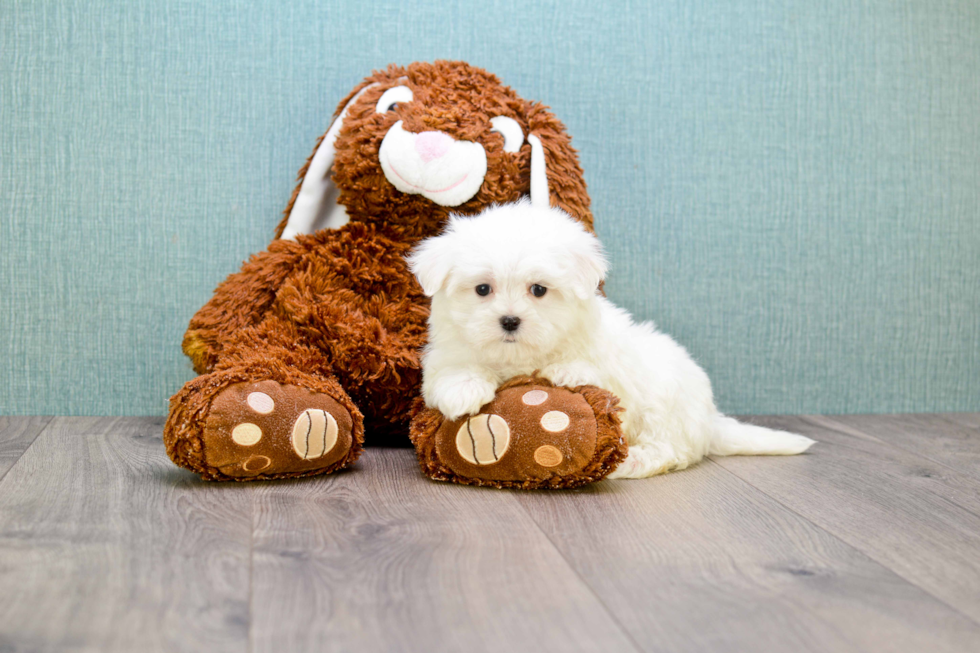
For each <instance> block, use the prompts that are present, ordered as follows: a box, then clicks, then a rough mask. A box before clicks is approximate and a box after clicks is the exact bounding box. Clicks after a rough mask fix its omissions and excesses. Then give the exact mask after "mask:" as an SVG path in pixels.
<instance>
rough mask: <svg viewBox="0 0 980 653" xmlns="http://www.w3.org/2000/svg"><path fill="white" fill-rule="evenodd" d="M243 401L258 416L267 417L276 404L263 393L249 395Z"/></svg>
mask: <svg viewBox="0 0 980 653" xmlns="http://www.w3.org/2000/svg"><path fill="white" fill-rule="evenodd" d="M245 401H246V402H248V407H249V408H251V409H252V410H254V411H255V412H256V413H258V414H259V415H268V414H269V413H271V412H272V411H273V410H275V408H276V402H274V401H273V400H272V397H270V396H269V395H267V394H266V393H264V392H252V393H249V395H248V397H247V398H246V399H245Z"/></svg>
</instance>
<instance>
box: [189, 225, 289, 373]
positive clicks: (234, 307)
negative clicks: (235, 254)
mask: <svg viewBox="0 0 980 653" xmlns="http://www.w3.org/2000/svg"><path fill="white" fill-rule="evenodd" d="M305 252H306V248H305V247H303V246H301V245H298V244H297V243H294V242H292V241H287V240H275V241H273V242H272V244H271V245H269V249H267V250H266V251H264V252H262V253H260V254H255V255H253V256H252V257H251V258H250V259H249V260H248V261H246V262H245V264H244V265H242V269H241V270H239V271H238V272H236V273H234V274H232V275H230V276H229V277H228V278H227V279H225V280H224V281H223V282H222V283H221V284H220V285H219V286H218V288H217V289H216V290H215V291H214V296H213V297H211V300H210V301H209V302H208V303H207V304H205V305H204V306H202V307H201V309H200V310H198V311H197V313H196V314H195V315H194V317H193V318H191V322H190V325H188V328H187V332H186V333H185V334H184V342H183V349H184V353H185V354H187V356H188V357H190V359H191V361H192V362H193V364H194V371H196V372H197V373H198V374H204V373H206V372H209V371H211V370H212V369H213V367H214V365H215V363H216V362H217V356H218V354H219V352H220V351H221V346H222V343H223V342H226V341H227V340H228V339H229V338H230V337H231V336H233V335H234V333H235V332H236V331H238V330H240V329H243V328H246V327H250V326H253V325H255V324H257V323H258V322H259V321H260V320H261V319H262V317H263V315H264V314H265V312H266V311H267V310H268V309H269V307H270V306H271V305H272V302H273V301H274V300H275V298H276V293H277V292H278V291H279V288H280V287H281V286H282V284H283V282H285V280H286V278H287V277H288V276H289V275H290V273H291V272H292V271H293V270H294V269H295V267H296V265H297V263H298V262H299V260H300V258H301V257H302V256H303V254H304V253H305Z"/></svg>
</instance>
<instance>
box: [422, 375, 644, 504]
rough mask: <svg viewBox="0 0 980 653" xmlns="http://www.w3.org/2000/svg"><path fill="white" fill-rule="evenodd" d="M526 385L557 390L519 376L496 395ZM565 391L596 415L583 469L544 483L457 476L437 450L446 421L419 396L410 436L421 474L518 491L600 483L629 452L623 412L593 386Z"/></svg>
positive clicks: (536, 379) (541, 381)
mask: <svg viewBox="0 0 980 653" xmlns="http://www.w3.org/2000/svg"><path fill="white" fill-rule="evenodd" d="M528 385H535V386H546V387H556V386H555V385H554V384H552V383H551V382H550V381H548V380H547V379H545V378H544V377H541V376H537V375H533V376H520V377H515V378H513V379H510V380H509V381H507V382H506V383H504V384H503V385H502V386H500V388H498V393H499V392H502V391H504V390H507V389H508V388H513V387H520V386H528ZM568 389H569V390H571V391H573V392H576V393H578V394H580V395H581V396H582V397H583V398H584V399H585V400H586V401H587V402H588V403H589V406H591V407H592V410H593V411H594V413H595V418H596V426H597V433H596V447H595V453H594V454H593V455H592V458H591V460H589V462H588V463H587V464H586V465H585V467H583V468H582V469H581V470H579V471H578V472H576V473H574V474H570V475H566V476H555V477H552V478H549V479H546V480H543V481H532V480H525V481H494V480H487V479H481V478H473V477H469V476H461V475H459V474H456V473H455V472H453V471H452V470H451V469H450V468H449V467H447V466H446V465H445V463H444V462H443V461H442V460H440V459H439V455H438V453H437V451H436V434H437V433H438V431H439V428H440V427H441V426H442V425H443V422H444V421H445V418H444V417H443V416H442V413H440V412H439V411H438V410H436V409H434V408H426V407H425V404H424V402H423V401H422V399H421V397H419V398H418V399H417V400H416V401H415V402H414V404H413V406H412V412H413V416H412V426H411V430H410V431H409V437H411V439H412V444H413V445H415V452H416V454H417V455H418V459H419V467H420V468H421V470H422V473H423V474H425V475H426V476H428V477H429V478H431V479H433V480H436V481H451V482H453V483H460V484H462V485H477V486H484V487H495V488H512V489H519V490H537V489H551V490H558V489H568V488H575V487H580V486H582V485H587V484H589V483H594V482H596V481H600V480H602V479H603V478H605V477H606V476H607V475H608V474H609V473H610V472H612V471H613V470H614V469H615V468H616V466H617V465H619V463H621V462H622V461H623V460H624V459H625V458H626V455H627V453H628V447H627V446H626V443H625V442H624V441H623V438H622V434H621V431H620V428H619V424H620V420H619V415H618V413H619V412H621V411H622V408H620V407H619V399H617V398H616V396H615V395H613V394H612V393H610V392H608V391H606V390H602V389H600V388H596V387H594V386H579V387H577V388H568Z"/></svg>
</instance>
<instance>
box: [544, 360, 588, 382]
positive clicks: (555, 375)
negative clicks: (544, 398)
mask: <svg viewBox="0 0 980 653" xmlns="http://www.w3.org/2000/svg"><path fill="white" fill-rule="evenodd" d="M541 376H543V377H544V378H546V379H548V380H549V381H551V382H552V383H554V384H555V385H564V386H568V387H570V388H574V387H577V386H580V385H594V386H598V385H599V383H600V382H601V377H600V376H599V370H597V369H596V368H595V367H594V366H592V365H590V364H589V363H585V362H582V361H574V362H571V363H559V364H556V365H549V366H548V367H546V368H544V369H543V370H541Z"/></svg>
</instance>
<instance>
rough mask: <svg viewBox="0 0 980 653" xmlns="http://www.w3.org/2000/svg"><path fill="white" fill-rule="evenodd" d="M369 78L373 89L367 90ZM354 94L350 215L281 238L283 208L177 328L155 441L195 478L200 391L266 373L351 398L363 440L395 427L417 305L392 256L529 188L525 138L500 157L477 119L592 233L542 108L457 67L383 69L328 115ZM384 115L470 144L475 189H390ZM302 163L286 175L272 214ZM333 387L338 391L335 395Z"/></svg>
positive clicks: (566, 157) (574, 178)
mask: <svg viewBox="0 0 980 653" xmlns="http://www.w3.org/2000/svg"><path fill="white" fill-rule="evenodd" d="M404 78H407V84H408V85H409V86H411V88H412V91H413V93H414V101H412V102H408V103H405V104H403V105H399V106H398V107H397V109H395V110H393V111H390V112H386V113H377V112H376V111H375V105H376V103H377V101H378V99H379V98H380V96H381V95H382V94H383V93H384V91H385V90H387V89H388V88H390V87H392V86H395V85H399V84H406V81H405V79H404ZM371 84H378V85H377V86H375V87H371V88H367V87H369V86H370V85H371ZM362 89H366V90H365V91H364V93H363V95H362V96H361V97H360V98H359V99H358V100H357V101H356V102H355V103H354V104H352V105H351V106H350V107H349V108H348V113H347V115H346V117H345V120H344V123H343V127H342V129H341V130H340V132H339V134H338V136H337V139H336V141H335V149H336V156H335V160H334V164H333V168H332V171H333V174H332V178H333V181H334V183H335V184H336V185H337V187H338V189H339V191H340V195H339V202H340V203H341V204H343V205H344V206H345V207H346V211H347V214H348V216H349V218H350V222H349V223H348V224H346V225H345V226H343V227H341V228H339V229H332V230H321V231H318V232H316V233H314V234H312V235H306V236H299V237H298V238H297V239H296V242H291V241H286V240H281V239H278V237H279V236H280V235H281V234H282V233H283V229H284V228H285V226H286V217H284V219H283V221H282V222H281V223H280V224H279V226H278V228H277V230H276V236H277V240H275V241H273V242H272V244H271V245H270V246H269V248H268V249H267V250H266V251H265V252H262V253H260V254H256V255H255V256H253V257H251V259H249V261H247V262H246V263H245V264H244V265H243V266H242V269H241V270H240V271H239V272H237V273H235V274H232V275H231V276H229V277H228V278H227V279H226V280H225V281H224V282H223V283H222V284H221V285H219V286H218V288H217V290H216V291H215V293H214V296H213V297H212V299H211V300H210V301H209V302H208V303H207V304H206V305H205V306H204V307H202V308H201V309H200V310H199V311H198V312H197V314H196V315H194V317H193V319H192V320H191V322H190V325H189V328H188V330H187V333H186V334H185V336H184V341H183V349H184V352H185V353H186V354H187V355H188V356H189V357H190V358H191V360H192V362H193V364H194V369H195V371H197V372H198V373H199V374H202V375H205V376H202V377H199V378H197V379H194V380H192V381H190V382H189V383H188V384H187V385H186V386H185V387H184V388H183V389H182V390H181V391H180V392H178V393H177V394H176V395H175V396H174V397H173V399H172V401H171V411H170V416H169V419H168V423H167V427H166V438H167V449H168V452H170V453H171V456H172V458H173V460H174V462H176V463H177V464H178V465H181V466H185V467H188V468H190V469H193V470H194V471H197V472H198V473H200V474H202V476H205V477H207V478H217V477H219V476H220V474H219V473H218V472H216V470H213V469H209V468H208V466H207V464H206V462H205V458H204V455H203V450H202V444H201V439H200V432H201V428H202V424H203V420H204V418H205V416H206V415H207V411H208V410H209V406H210V401H211V400H212V399H213V396H214V394H215V393H216V392H217V391H218V390H219V389H220V388H221V387H226V386H227V385H228V384H230V383H233V382H237V381H245V380H249V381H257V380H261V379H263V378H276V377H274V376H269V375H270V374H272V372H270V370H277V371H276V372H275V373H276V374H283V375H287V376H288V374H291V373H293V372H294V371H295V373H297V374H302V375H303V379H304V382H303V383H300V384H299V385H304V387H307V388H309V389H314V390H315V389H316V387H319V385H318V384H321V383H323V384H327V385H330V388H331V392H330V394H331V396H334V397H335V398H336V399H337V401H340V402H341V403H344V402H348V403H352V405H354V406H357V407H359V409H360V413H358V414H363V416H364V428H366V429H367V430H368V431H369V432H370V433H371V438H377V437H379V436H385V435H394V434H398V435H402V434H404V433H405V432H406V431H407V428H408V423H409V420H410V414H411V403H412V401H413V400H414V398H415V397H416V396H417V395H418V394H419V385H420V381H421V370H420V362H419V355H418V352H419V349H420V348H421V347H422V345H423V344H424V342H425V337H426V333H425V325H426V319H427V317H428V312H429V308H428V300H427V299H426V298H425V297H424V296H423V295H422V293H421V291H420V289H419V288H418V285H417V284H416V282H415V279H414V277H413V276H412V275H411V273H410V272H409V270H408V268H407V266H406V264H405V262H404V255H405V254H406V253H407V252H408V251H409V249H410V248H411V247H412V246H413V245H414V244H415V243H417V242H418V241H419V240H420V239H422V238H425V237H428V236H431V235H434V234H436V233H437V232H438V230H439V229H440V227H441V225H442V224H443V222H444V221H445V220H446V218H447V216H448V215H449V213H450V212H456V213H463V214H475V213H477V212H479V211H481V210H482V209H484V208H486V207H487V206H489V205H490V204H492V203H501V202H510V201H514V200H516V199H518V198H519V197H521V196H523V195H526V194H528V193H529V190H530V151H531V147H530V145H529V144H528V143H526V142H525V143H524V145H523V146H522V147H521V149H520V150H519V151H518V152H516V153H507V152H504V150H503V138H502V137H501V135H500V134H499V133H496V132H491V131H490V128H491V124H490V118H491V117H493V116H497V115H505V116H509V117H511V118H513V119H514V120H516V121H517V122H518V123H519V124H520V126H521V127H522V129H523V130H524V133H525V134H529V133H534V134H536V135H538V137H539V138H540V139H541V141H542V143H543V146H544V151H545V158H546V163H547V169H548V181H549V190H550V194H551V195H550V196H551V201H552V203H553V204H555V205H557V206H560V207H562V208H563V209H565V210H566V211H567V212H568V213H570V214H571V215H573V216H574V217H576V218H577V219H579V220H581V221H582V222H583V223H584V224H585V225H587V226H588V227H589V228H590V229H591V228H592V214H591V212H590V211H589V197H588V193H587V192H586V186H585V181H584V178H583V175H582V170H581V168H580V167H579V164H578V160H577V157H576V153H575V151H574V150H573V149H572V147H571V144H570V140H569V138H568V135H567V134H566V133H565V129H564V126H563V125H562V124H561V122H559V121H558V120H557V119H556V118H555V117H554V115H552V114H551V112H550V111H548V110H547V108H546V107H544V106H543V105H541V104H538V103H534V102H529V101H527V100H523V99H521V98H520V97H519V96H518V95H517V94H516V93H514V91H513V90H511V89H510V88H508V87H506V86H503V85H502V84H501V83H500V81H499V80H498V79H497V77H496V76H494V75H492V74H490V73H488V72H486V71H484V70H481V69H479V68H475V67H473V66H469V65H468V64H465V63H462V62H451V61H436V62H435V63H431V64H429V63H413V64H410V65H409V66H406V67H401V66H394V65H392V66H389V67H388V68H386V69H385V70H381V71H375V72H374V73H373V74H372V75H371V76H370V77H368V78H367V79H365V80H364V81H363V82H362V83H361V84H360V85H358V87H357V88H355V89H354V90H353V91H351V93H350V94H349V95H348V96H347V97H346V98H345V99H344V100H343V101H342V102H341V103H340V104H339V105H338V109H337V113H336V114H335V116H336V115H339V114H340V112H341V110H342V109H343V107H344V106H346V104H347V103H348V101H350V100H351V99H352V98H353V97H354V96H355V95H356V94H357V93H358V92H359V91H361V90H362ZM398 120H402V121H404V126H405V129H407V130H409V131H413V132H419V131H424V130H436V129H437V130H441V131H444V132H445V133H447V134H449V135H450V136H452V137H453V138H455V139H458V140H470V141H475V142H479V143H480V144H482V145H483V147H484V149H485V151H486V157H487V173H486V176H485V179H484V181H483V185H482V186H481V187H480V189H479V191H478V192H477V193H476V195H475V196H474V197H472V198H471V199H470V200H468V201H467V202H465V203H463V204H461V205H459V206H454V207H444V206H439V205H437V204H435V203H433V202H431V201H429V200H428V199H426V198H424V197H423V196H421V195H410V194H404V193H401V192H400V191H398V190H397V189H395V188H394V186H392V185H391V184H390V183H389V182H388V181H387V180H386V178H385V176H384V173H383V170H382V169H381V165H380V163H379V161H378V151H379V148H380V145H381V142H382V140H383V139H384V136H385V134H386V133H387V131H388V129H389V128H390V127H391V126H392V125H393V124H394V123H395V122H396V121H398ZM322 140H323V137H321V138H320V139H319V140H318V141H317V144H318V146H319V145H320V143H321V142H322ZM310 160H312V156H311V159H310ZM310 160H308V161H307V163H306V165H305V166H304V167H303V169H302V170H301V171H300V184H298V185H297V187H296V190H295V191H294V192H293V196H292V198H291V199H290V202H289V205H288V206H287V208H286V213H285V215H286V216H289V214H290V211H291V210H292V208H293V205H294V203H295V201H296V197H297V195H298V193H299V189H300V186H301V184H302V180H303V178H304V177H305V175H306V173H307V171H308V168H309V165H310ZM300 370H301V372H300ZM334 383H335V384H336V387H335V386H334V385H333V384H334ZM338 390H339V391H340V393H342V394H341V395H338V394H335V392H337V391H338ZM341 396H342V397H344V399H343V401H342V399H341ZM345 405H346V404H345ZM357 421H359V420H357ZM353 457H355V458H356V455H353ZM349 462H350V460H348V461H347V463H349Z"/></svg>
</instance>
